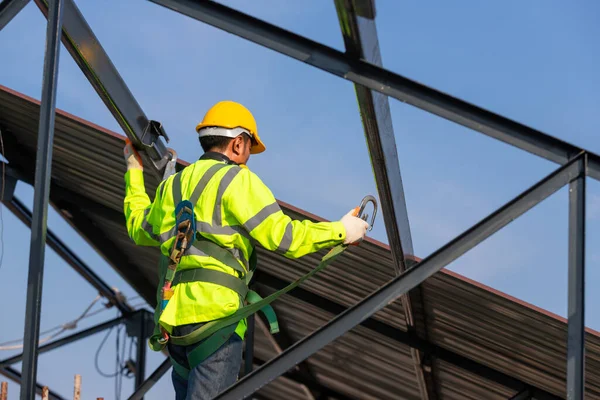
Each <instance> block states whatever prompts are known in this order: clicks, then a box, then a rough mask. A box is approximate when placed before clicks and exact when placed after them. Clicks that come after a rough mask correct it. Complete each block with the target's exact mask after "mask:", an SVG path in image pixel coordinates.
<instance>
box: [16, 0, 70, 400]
mask: <svg viewBox="0 0 600 400" xmlns="http://www.w3.org/2000/svg"><path fill="white" fill-rule="evenodd" d="M62 17H63V0H52V1H50V8H49V12H48V28H47V30H46V55H45V57H44V76H43V83H42V101H41V105H40V122H39V131H38V146H37V156H36V165H35V186H34V190H35V192H34V196H33V220H32V223H31V246H30V249H29V276H28V278H27V307H26V311H25V333H24V339H23V344H24V350H23V368H22V371H23V383H22V385H21V400H30V399H33V398H34V397H35V389H36V378H37V346H38V336H39V334H40V311H41V306H42V304H41V301H42V281H43V277H44V257H45V247H46V228H47V227H46V222H47V216H48V198H49V195H50V170H51V168H52V144H53V140H54V118H55V114H56V109H55V107H56V84H57V81H58V61H59V55H60V37H61V30H62Z"/></svg>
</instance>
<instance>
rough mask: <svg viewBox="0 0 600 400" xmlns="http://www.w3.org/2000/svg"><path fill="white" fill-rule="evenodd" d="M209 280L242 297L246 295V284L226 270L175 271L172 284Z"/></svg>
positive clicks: (197, 269) (195, 269)
mask: <svg viewBox="0 0 600 400" xmlns="http://www.w3.org/2000/svg"><path fill="white" fill-rule="evenodd" d="M195 281H202V282H209V283H214V284H216V285H221V286H225V287H227V288H229V289H231V290H233V291H234V292H237V293H238V294H239V295H240V296H241V297H242V299H243V298H245V297H246V294H247V293H248V286H246V283H245V282H244V281H243V280H241V279H240V278H236V277H235V276H233V275H229V274H228V273H226V272H221V271H216V270H213V269H207V268H192V269H185V270H183V271H177V273H176V274H175V278H174V279H173V286H175V285H177V284H179V283H186V282H195Z"/></svg>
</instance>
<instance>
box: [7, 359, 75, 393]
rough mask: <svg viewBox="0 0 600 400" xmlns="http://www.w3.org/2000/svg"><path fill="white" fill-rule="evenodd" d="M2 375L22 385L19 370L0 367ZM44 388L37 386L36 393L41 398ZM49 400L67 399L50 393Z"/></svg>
mask: <svg viewBox="0 0 600 400" xmlns="http://www.w3.org/2000/svg"><path fill="white" fill-rule="evenodd" d="M0 375H4V376H5V377H7V378H8V379H10V380H12V381H14V382H15V383H17V384H19V385H20V384H21V379H22V375H21V373H20V372H17V370H15V369H14V368H10V367H0ZM42 387H43V385H40V384H39V383H38V384H37V385H36V393H37V394H38V395H40V396H41V394H42ZM48 400H66V398H65V397H62V396H61V395H59V394H56V393H54V392H52V391H49V392H48Z"/></svg>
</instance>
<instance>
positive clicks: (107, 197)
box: [0, 87, 600, 400]
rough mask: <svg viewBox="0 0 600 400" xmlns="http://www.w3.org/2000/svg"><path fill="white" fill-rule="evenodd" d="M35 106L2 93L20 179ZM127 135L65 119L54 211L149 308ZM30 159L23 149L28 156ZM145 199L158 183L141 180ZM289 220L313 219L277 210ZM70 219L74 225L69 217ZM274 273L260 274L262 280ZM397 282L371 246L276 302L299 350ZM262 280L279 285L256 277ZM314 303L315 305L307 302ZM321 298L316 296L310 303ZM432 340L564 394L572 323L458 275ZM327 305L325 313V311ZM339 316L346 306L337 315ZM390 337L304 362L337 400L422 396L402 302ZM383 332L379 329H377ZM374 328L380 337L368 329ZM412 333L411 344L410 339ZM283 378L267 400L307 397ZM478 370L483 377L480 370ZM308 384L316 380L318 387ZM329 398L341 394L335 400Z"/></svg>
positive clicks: (431, 307) (277, 269) (457, 389)
mask: <svg viewBox="0 0 600 400" xmlns="http://www.w3.org/2000/svg"><path fill="white" fill-rule="evenodd" d="M37 104H38V103H37V102H36V101H35V100H32V99H30V98H27V97H25V96H23V95H21V94H18V93H15V92H12V91H10V89H7V88H3V87H0V126H1V127H2V128H3V135H4V142H5V147H6V150H7V151H6V157H7V159H8V160H9V163H10V166H11V167H12V168H14V169H16V171H17V172H18V173H19V174H21V175H22V177H23V179H25V180H29V181H31V180H32V179H33V172H34V171H33V168H34V165H33V163H31V158H32V157H33V156H34V155H35V149H36V137H37V130H38V114H39V106H38V105H37ZM122 147H123V137H122V136H120V135H117V134H115V133H114V132H110V131H108V130H106V129H103V128H101V127H98V126H96V125H93V124H91V123H89V122H86V121H83V120H80V119H78V118H76V117H74V116H72V115H69V114H67V113H64V112H62V111H59V112H58V114H57V119H56V132H55V147H54V157H53V171H52V178H53V185H52V190H51V200H52V202H53V205H54V206H55V207H56V208H58V209H60V210H62V209H64V210H66V211H68V213H67V212H64V213H63V215H64V216H65V217H66V218H67V220H68V221H69V222H70V223H71V225H72V226H73V227H74V228H75V229H77V230H78V231H79V232H80V233H81V234H82V236H83V237H85V238H86V240H88V241H89V242H90V243H91V244H92V245H93V246H94V247H95V248H97V249H98V250H99V252H100V253H101V254H102V255H103V256H104V257H105V258H106V259H107V260H108V261H109V263H111V265H112V266H113V267H114V268H115V269H116V270H117V271H119V273H121V274H122V276H123V277H124V278H125V279H126V280H127V281H128V282H129V283H130V284H131V285H132V287H134V288H135V289H136V290H138V291H139V292H140V294H142V295H143V296H144V298H145V299H146V300H147V301H149V302H150V303H153V302H154V298H155V293H156V282H157V281H158V279H157V276H156V271H157V267H156V263H157V259H158V254H159V253H158V251H157V250H156V249H154V248H149V247H140V246H136V245H135V244H134V243H133V242H132V241H131V240H130V239H129V237H128V236H127V232H126V229H125V225H124V218H123V214H122V210H123V195H124V183H123V174H124V172H125V165H124V162H123V159H122ZM23 150H24V152H23ZM145 176H146V187H147V190H148V193H149V195H150V197H153V194H154V190H155V188H156V185H157V184H158V178H157V177H154V176H151V175H150V174H148V173H147V174H145ZM282 207H283V209H284V212H286V213H287V214H288V215H290V216H292V218H294V219H305V218H306V219H318V217H315V216H313V215H311V214H309V213H307V212H305V211H302V210H298V209H295V208H293V207H292V206H290V205H287V204H284V203H282ZM69 215H71V217H72V218H69ZM323 254H324V252H321V253H319V254H314V255H310V256H307V257H304V258H302V259H300V260H289V259H286V258H284V257H282V256H280V255H277V254H275V253H271V252H267V251H265V250H264V249H261V248H259V262H260V264H259V265H260V267H259V270H260V271H262V272H264V274H269V275H270V276H272V277H274V278H275V279H277V280H279V281H278V282H284V283H285V282H288V283H289V282H291V281H292V280H294V279H296V278H297V277H299V276H301V275H302V274H304V273H306V272H308V271H309V270H310V269H311V268H313V267H314V266H316V265H317V263H318V262H319V260H320V257H321V256H322V255H323ZM266 276H267V275H263V277H266ZM393 277H394V269H393V265H392V259H391V254H390V251H389V248H388V247H386V246H385V245H382V244H381V243H378V242H376V241H374V240H370V239H369V240H367V241H365V242H363V243H362V244H361V246H359V247H355V248H350V249H348V251H347V252H346V253H345V254H344V255H343V256H342V257H340V258H339V259H338V260H336V261H335V262H334V263H333V264H332V265H330V266H329V267H328V268H327V269H326V270H325V271H324V272H322V273H320V274H318V275H316V276H315V277H313V278H312V279H310V280H308V281H307V282H305V283H304V284H303V285H302V286H301V289H302V290H303V291H304V293H305V294H309V295H310V296H312V297H311V298H317V299H320V300H318V301H316V302H315V303H313V304H308V303H306V302H304V301H301V300H299V298H302V297H299V298H296V297H295V295H296V294H295V292H292V293H290V295H286V296H284V298H282V299H281V300H280V301H278V302H276V303H275V305H274V306H275V308H276V309H277V311H278V313H279V318H280V320H281V321H282V326H286V328H287V330H288V332H289V336H290V337H291V340H292V341H295V340H298V339H300V338H302V337H304V336H306V335H307V334H309V333H310V332H312V331H314V330H315V329H318V328H319V327H320V326H322V325H323V324H325V323H326V322H327V321H329V320H330V319H331V318H332V317H333V316H334V315H333V314H332V312H331V311H327V310H331V309H332V307H333V309H335V310H337V311H335V312H341V311H343V309H344V308H345V307H349V306H352V305H354V304H356V303H357V302H358V301H360V300H361V299H363V298H364V297H366V296H367V295H369V294H370V293H372V292H373V291H375V290H377V289H378V288H379V287H380V286H381V285H383V284H384V283H386V282H388V281H389V280H390V279H392V278H393ZM257 279H258V282H259V283H261V282H262V284H261V285H260V286H261V288H262V289H263V290H264V289H265V285H266V286H268V284H272V283H273V282H270V281H268V280H266V278H262V279H263V280H262V281H261V278H260V274H257ZM310 296H309V297H310ZM314 296H320V297H314ZM424 298H425V308H426V313H427V323H428V335H429V338H430V340H431V341H432V342H433V343H434V344H435V345H437V346H439V347H440V348H442V349H447V350H451V351H454V352H455V353H457V354H459V355H461V356H464V357H467V358H469V359H471V360H474V361H477V362H479V363H481V364H483V365H485V366H489V367H492V368H495V369H497V370H500V371H503V372H504V373H506V374H507V375H509V376H512V377H515V378H518V379H520V380H522V381H525V382H527V383H529V384H533V385H536V386H538V387H540V388H542V389H544V390H547V391H551V392H554V393H556V394H557V395H560V396H564V388H565V364H566V360H565V344H566V324H565V321H564V320H563V319H560V318H557V317H556V316H553V315H550V314H549V313H547V312H544V311H543V310H539V309H536V308H535V307H532V306H530V305H528V304H525V303H523V302H520V301H518V300H516V299H513V298H509V297H508V296H506V295H503V294H502V293H499V292H496V291H494V290H491V289H489V288H486V287H483V286H482V285H479V284H478V283H476V282H473V281H470V280H468V279H465V278H463V277H461V276H459V275H457V274H454V273H451V272H448V271H441V272H440V273H438V274H436V275H434V276H433V277H431V278H430V279H428V280H427V281H426V282H425V283H424ZM327 302H329V303H328V304H325V303H327ZM340 307H341V308H340ZM374 318H375V320H376V321H378V323H379V324H381V325H378V326H379V327H380V328H381V327H382V326H383V327H385V329H384V331H385V332H386V336H383V334H379V333H376V332H375V331H374V330H371V329H368V328H366V327H364V326H359V327H356V328H355V329H353V330H352V331H350V332H348V333H346V334H345V335H343V336H342V337H341V338H339V339H338V340H336V341H335V342H334V343H331V344H329V345H327V346H326V347H325V348H323V349H322V350H321V351H319V352H318V353H316V354H315V355H313V356H312V357H310V358H309V359H308V360H307V361H308V365H309V366H310V370H311V371H312V374H313V375H314V376H313V377H309V378H310V379H311V382H313V381H312V380H313V379H314V382H316V383H317V384H318V385H322V386H323V387H326V388H329V390H330V391H331V392H332V393H339V396H340V397H341V398H343V397H346V398H348V397H350V398H360V399H363V398H378V399H387V398H389V399H392V398H394V399H400V398H407V399H413V398H418V389H417V386H416V381H415V373H414V365H413V361H412V359H411V357H410V353H409V349H408V347H406V345H404V344H402V343H400V341H398V340H395V338H394V337H393V334H390V331H389V329H387V328H389V327H395V328H396V329H399V334H400V331H404V330H405V329H406V325H405V322H404V316H403V310H402V306H401V303H400V302H399V301H395V302H393V303H392V304H390V305H389V306H388V307H385V308H384V309H382V310H381V311H379V312H378V313H376V314H375V315H374ZM382 323H383V324H382ZM369 326H371V327H372V329H379V330H380V331H381V329H380V328H376V327H374V325H373V324H371V325H369ZM405 336H406V335H405ZM586 339H587V344H586V350H587V370H586V382H587V385H588V393H587V398H590V399H595V398H600V395H599V393H600V374H599V372H598V371H599V370H600V369H599V367H600V357H599V355H600V335H599V334H598V333H597V332H593V331H589V333H588V335H587V336H586ZM255 354H256V357H257V359H261V360H262V361H268V360H269V359H271V358H272V357H274V356H275V355H276V354H277V351H276V350H275V347H274V344H273V338H272V337H267V336H265V335H264V334H263V333H261V332H260V331H259V330H257V333H256V349H255ZM434 371H435V376H436V386H437V387H438V389H439V390H440V392H441V398H442V399H446V398H448V399H459V398H460V399H465V398H467V399H495V398H507V397H509V396H510V395H512V394H514V393H512V391H511V390H509V389H507V388H503V387H502V386H500V385H497V384H495V383H492V382H489V381H487V380H485V379H482V378H481V377H479V376H477V375H474V374H473V373H469V372H466V371H465V370H464V369H461V368H458V367H456V366H454V365H451V364H447V363H444V362H442V361H440V360H434ZM295 372H297V371H288V373H287V374H286V376H287V377H286V378H279V379H277V380H275V381H274V382H272V383H271V384H269V385H267V386H265V387H264V388H263V389H261V391H260V394H261V395H262V396H263V397H264V398H273V399H281V398H286V400H293V399H296V398H306V393H305V391H306V388H305V387H303V386H302V385H300V384H299V383H297V382H294V380H302V379H306V377H305V376H304V377H299V376H298V375H297V374H295ZM472 372H474V373H476V372H477V371H476V370H473V371H472ZM314 382H313V383H314ZM332 397H336V396H335V395H332Z"/></svg>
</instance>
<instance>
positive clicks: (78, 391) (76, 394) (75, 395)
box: [73, 374, 81, 400]
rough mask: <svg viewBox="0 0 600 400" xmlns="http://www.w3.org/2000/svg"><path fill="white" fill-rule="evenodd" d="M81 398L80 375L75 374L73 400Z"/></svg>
mask: <svg viewBox="0 0 600 400" xmlns="http://www.w3.org/2000/svg"><path fill="white" fill-rule="evenodd" d="M80 399H81V375H79V374H76V375H75V390H74V391H73V400H80Z"/></svg>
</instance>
